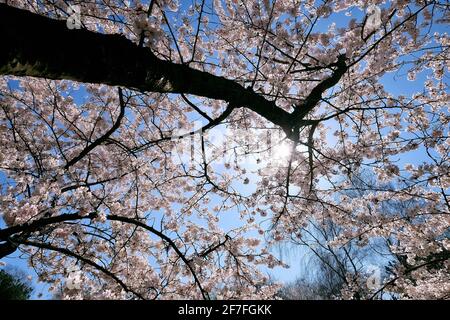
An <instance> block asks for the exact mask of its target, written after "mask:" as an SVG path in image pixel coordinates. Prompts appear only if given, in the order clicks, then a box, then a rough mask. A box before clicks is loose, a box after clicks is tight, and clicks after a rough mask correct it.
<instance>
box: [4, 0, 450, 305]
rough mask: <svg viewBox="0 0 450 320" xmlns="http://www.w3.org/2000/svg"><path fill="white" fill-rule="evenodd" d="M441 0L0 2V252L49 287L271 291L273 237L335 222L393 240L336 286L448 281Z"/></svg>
mask: <svg viewBox="0 0 450 320" xmlns="http://www.w3.org/2000/svg"><path fill="white" fill-rule="evenodd" d="M449 9H450V8H449V4H448V3H447V2H446V1H422V0H417V1H403V0H396V1H389V2H386V1H377V0H374V1H357V0H353V1H350V0H338V1H327V0H322V1H314V0H305V1H303V0H251V1H241V0H189V1H177V0H146V1H145V0H126V1H123V0H100V1H89V0H86V1H65V0H28V1H22V0H7V1H2V3H0V30H1V32H0V40H1V42H2V50H1V51H0V74H2V78H1V82H0V107H1V112H0V113H1V119H0V141H1V153H0V170H1V173H0V182H1V195H2V198H1V199H2V200H1V209H0V212H1V214H2V216H3V220H4V222H5V227H4V228H3V229H1V230H0V257H5V256H7V255H9V254H11V253H13V252H17V251H19V252H21V253H22V254H23V255H24V256H26V257H27V258H28V261H29V265H30V267H32V268H34V269H35V270H36V272H37V274H38V275H39V278H40V279H41V280H42V281H46V282H49V283H50V284H51V287H50V289H53V290H56V288H57V287H58V288H60V289H61V292H62V293H61V297H62V298H66V299H80V298H84V299H99V298H101V299H105V298H106V299H174V298H198V299H211V298H218V299H231V298H264V299H266V298H272V297H274V296H275V295H276V293H277V291H278V290H279V288H280V286H279V284H277V283H274V282H273V281H269V279H268V277H267V275H266V274H265V273H264V271H263V270H264V268H266V267H268V268H274V267H278V266H281V267H287V266H286V265H285V263H284V262H283V261H281V260H280V259H278V258H276V257H275V256H274V255H273V254H272V253H271V250H270V249H269V248H270V247H271V246H272V245H274V244H277V243H279V242H282V241H286V240H294V241H301V239H303V237H304V232H305V230H307V226H308V225H310V224H311V223H314V224H316V225H317V226H322V227H326V226H328V225H329V224H330V223H333V224H334V225H336V226H339V230H340V231H339V233H338V234H337V235H336V237H333V239H329V241H327V243H326V245H327V247H328V248H335V249H336V250H339V248H345V246H346V245H348V243H349V242H355V241H357V242H360V243H361V244H362V245H364V244H365V243H367V242H368V241H370V240H371V239H388V240H389V242H388V243H387V246H388V248H389V250H390V252H391V253H392V254H394V255H397V256H398V257H402V263H400V264H396V265H394V266H393V267H392V270H391V275H390V277H388V278H386V279H384V280H383V282H382V283H381V284H380V287H379V288H377V289H375V290H372V291H370V292H369V293H367V294H365V295H364V296H361V295H360V294H356V293H358V292H359V291H360V290H359V288H360V287H361V285H360V283H357V282H361V283H363V282H365V281H366V280H367V279H366V278H365V276H364V275H361V274H360V275H359V277H358V278H356V277H354V274H352V273H351V272H349V273H348V274H347V275H346V281H345V288H344V289H343V297H345V298H365V299H371V298H377V297H379V295H378V291H382V290H386V291H390V292H395V293H396V294H397V295H398V296H399V297H402V298H434V299H442V298H448V297H449V296H448V295H449V292H450V276H449V274H450V272H449V271H450V261H449V258H450V241H449V237H448V232H449V226H450V218H449V214H450V204H449V188H450V163H449V148H450V139H449V121H450V110H449V107H448V100H449V99H448V92H447V83H446V80H447V79H448V68H449V45H450V40H449V36H448V34H447V33H445V24H446V23H448V20H449ZM388 78H390V79H392V78H393V79H395V82H394V81H393V82H391V84H390V85H388V84H386V79H388ZM392 83H394V85H393V84H392ZM410 85H411V86H412V85H414V86H415V87H418V88H419V90H415V93H412V94H407V95H405V94H401V93H399V91H398V90H397V89H398V87H401V86H403V87H408V86H410ZM186 146H187V147H186ZM180 150H181V151H180ZM405 159H412V160H411V161H406V160H405ZM361 170H370V171H372V172H374V173H375V175H376V179H377V180H378V181H379V182H380V183H378V184H376V185H374V184H369V183H367V182H366V183H365V182H364V181H361V183H358V184H355V183H354V179H353V178H354V175H355V174H356V173H357V172H360V171H361ZM349 192H359V194H360V195H361V196H358V197H354V196H349ZM387 200H391V201H397V202H399V203H413V205H411V206H409V207H408V208H407V210H398V211H396V210H391V211H390V212H389V214H387V213H386V211H385V210H384V206H383V203H385V202H386V201H387ZM330 250H333V249H330Z"/></svg>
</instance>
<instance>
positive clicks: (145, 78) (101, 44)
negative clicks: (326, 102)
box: [0, 4, 346, 135]
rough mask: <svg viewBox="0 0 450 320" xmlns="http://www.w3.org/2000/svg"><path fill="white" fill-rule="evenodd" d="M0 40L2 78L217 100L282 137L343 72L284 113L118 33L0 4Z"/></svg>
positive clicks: (250, 93) (234, 84)
mask: <svg viewBox="0 0 450 320" xmlns="http://www.w3.org/2000/svg"><path fill="white" fill-rule="evenodd" d="M0 40H1V42H2V44H3V46H2V50H1V51H0V74H3V75H15V76H32V77H40V78H46V79H55V80H61V79H67V80H75V81H79V82H87V83H102V84H106V85H111V86H123V87H128V88H132V89H136V90H139V91H143V92H145V91H146V92H161V93H184V94H193V95H197V96H201V97H206V98H211V99H217V100H223V101H226V102H228V103H229V104H231V105H233V106H236V107H246V108H249V109H251V110H252V111H254V112H256V113H257V114H259V115H260V116H262V117H264V118H266V119H267V120H269V121H270V122H272V123H273V124H275V125H277V126H280V127H281V128H282V129H283V130H284V131H285V132H286V133H287V134H288V135H289V134H290V133H292V129H293V128H294V127H295V126H297V127H298V126H299V122H300V121H301V119H302V118H303V117H304V115H306V114H307V113H308V112H309V111H310V110H311V109H312V108H313V107H314V105H315V104H316V103H317V101H319V100H320V98H321V96H322V94H323V92H324V91H325V90H327V89H328V88H330V87H331V86H332V85H334V84H336V83H337V81H339V79H340V77H341V76H342V75H343V74H344V73H345V71H346V66H345V64H341V67H340V68H338V70H336V72H334V74H333V75H332V76H331V78H328V79H325V80H324V81H322V82H321V83H319V85H318V86H317V87H316V88H314V89H313V90H312V91H311V94H310V97H308V98H307V99H306V101H307V102H308V105H305V106H303V108H302V106H297V111H296V112H294V113H289V112H287V111H285V110H283V109H281V108H279V107H277V106H276V104H275V103H274V102H273V101H269V100H267V99H265V98H264V97H263V96H261V95H259V94H258V93H255V92H253V91H252V90H249V89H246V88H244V87H243V86H241V85H240V84H239V83H237V82H235V81H233V80H229V79H226V78H224V77H219V76H215V75H213V74H210V73H208V72H203V71H199V70H195V69H192V68H190V67H188V66H186V65H182V64H176V63H173V62H170V61H164V60H161V59H159V58H158V57H156V56H155V55H154V54H153V53H152V52H151V50H150V49H148V48H142V47H139V46H137V45H135V44H134V43H132V42H131V41H129V40H127V39H126V38H125V37H123V36H121V35H111V34H102V33H96V32H92V31H88V30H84V29H80V30H76V29H75V30H70V29H68V28H67V26H66V22H65V21H61V20H55V19H51V18H47V17H44V16H41V15H38V14H34V13H32V12H29V11H26V10H21V9H17V8H13V7H10V6H8V5H5V4H0ZM311 102H314V103H311ZM312 104H313V105H312ZM298 109H302V111H301V112H300V113H299V111H298ZM299 115H300V117H299Z"/></svg>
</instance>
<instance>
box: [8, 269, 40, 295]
mask: <svg viewBox="0 0 450 320" xmlns="http://www.w3.org/2000/svg"><path fill="white" fill-rule="evenodd" d="M32 292H33V289H32V288H31V287H30V286H29V285H28V284H27V283H26V281H25V280H23V277H22V276H21V275H19V274H11V273H8V272H6V271H5V270H0V300H28V299H29V298H30V296H31V293H32Z"/></svg>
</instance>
